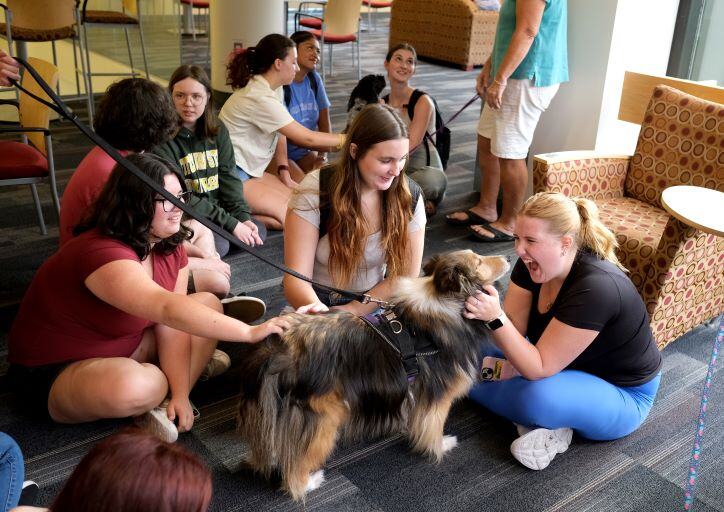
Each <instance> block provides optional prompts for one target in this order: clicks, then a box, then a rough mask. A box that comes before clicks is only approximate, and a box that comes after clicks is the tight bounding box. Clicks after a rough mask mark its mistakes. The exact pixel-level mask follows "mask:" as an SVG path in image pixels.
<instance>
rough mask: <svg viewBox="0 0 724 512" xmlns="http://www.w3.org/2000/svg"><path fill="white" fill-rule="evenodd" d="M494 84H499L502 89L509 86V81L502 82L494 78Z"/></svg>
mask: <svg viewBox="0 0 724 512" xmlns="http://www.w3.org/2000/svg"><path fill="white" fill-rule="evenodd" d="M493 83H494V84H498V85H499V86H501V87H505V86H506V85H508V81H507V80H503V81H500V80H498V79H497V78H495V77H493Z"/></svg>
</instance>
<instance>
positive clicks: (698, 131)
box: [626, 85, 724, 207]
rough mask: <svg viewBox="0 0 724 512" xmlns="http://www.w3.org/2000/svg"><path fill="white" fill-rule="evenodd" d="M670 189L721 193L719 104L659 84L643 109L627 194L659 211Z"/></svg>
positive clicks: (722, 120) (723, 151) (723, 130)
mask: <svg viewBox="0 0 724 512" xmlns="http://www.w3.org/2000/svg"><path fill="white" fill-rule="evenodd" d="M673 185H696V186H699V187H707V188H712V189H718V190H724V105H720V104H718V103H713V102H710V101H706V100H702V99H700V98H697V97H695V96H691V95H689V94H686V93H684V92H681V91H679V90H677V89H674V88H672V87H668V86H665V85H659V86H657V87H656V89H654V93H653V96H652V97H651V101H650V102H649V106H648V108H647V109H646V115H645V117H644V121H643V123H642V124H641V132H640V134H639V139H638V143H637V145H636V152H635V153H634V156H633V158H632V159H631V167H630V169H629V173H628V176H627V177H626V195H627V196H630V197H634V198H636V199H639V200H641V201H645V202H647V203H650V204H652V205H655V206H658V207H661V193H662V192H663V191H664V189H666V188H667V187H670V186H673Z"/></svg>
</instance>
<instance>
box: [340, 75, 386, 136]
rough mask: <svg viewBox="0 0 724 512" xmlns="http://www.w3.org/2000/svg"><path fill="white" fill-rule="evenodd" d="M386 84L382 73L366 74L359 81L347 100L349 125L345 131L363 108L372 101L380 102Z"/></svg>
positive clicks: (345, 131)
mask: <svg viewBox="0 0 724 512" xmlns="http://www.w3.org/2000/svg"><path fill="white" fill-rule="evenodd" d="M386 85H387V82H385V77H384V76H382V75H366V76H363V77H362V78H361V79H360V81H359V82H357V85H355V86H354V89H352V92H351V93H350V95H349V100H348V101H347V126H346V127H345V129H344V130H343V131H344V133H347V129H348V128H349V127H350V126H352V121H354V118H355V117H356V116H357V114H359V113H360V111H361V110H362V109H363V108H365V107H366V106H367V105H369V104H371V103H379V102H380V94H381V93H382V90H383V89H384V88H385V86H386Z"/></svg>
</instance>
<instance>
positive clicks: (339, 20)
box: [294, 0, 362, 79]
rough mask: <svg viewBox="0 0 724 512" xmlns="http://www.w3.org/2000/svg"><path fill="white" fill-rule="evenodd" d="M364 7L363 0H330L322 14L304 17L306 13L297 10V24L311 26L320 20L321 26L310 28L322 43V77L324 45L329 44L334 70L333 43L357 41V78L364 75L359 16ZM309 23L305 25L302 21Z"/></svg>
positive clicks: (323, 7) (330, 63) (323, 8)
mask: <svg viewBox="0 0 724 512" xmlns="http://www.w3.org/2000/svg"><path fill="white" fill-rule="evenodd" d="M361 8H362V0H328V1H327V3H326V5H322V16H321V17H318V16H312V15H308V16H307V17H304V18H302V16H303V15H304V13H301V12H297V13H296V14H295V15H294V18H295V25H296V24H299V25H302V26H307V27H308V28H309V27H311V25H310V23H311V21H305V20H312V19H316V20H317V21H318V22H319V28H310V30H309V31H310V32H311V33H312V34H314V36H315V37H316V38H317V39H319V41H320V43H321V45H322V55H321V59H320V61H321V62H320V63H321V68H322V77H324V75H325V72H324V69H325V65H324V46H325V45H329V69H330V72H331V70H332V47H333V45H337V44H343V43H355V46H356V50H357V78H358V79H359V78H361V77H362V68H361V65H360V54H359V41H360V34H359V16H360V9H361ZM303 21H304V22H305V23H308V24H307V25H304V24H303V23H302V22H303Z"/></svg>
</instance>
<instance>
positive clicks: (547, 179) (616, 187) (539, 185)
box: [533, 151, 631, 201]
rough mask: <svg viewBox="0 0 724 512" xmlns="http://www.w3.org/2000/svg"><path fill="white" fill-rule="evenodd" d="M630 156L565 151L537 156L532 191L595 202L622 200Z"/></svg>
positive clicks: (534, 164)
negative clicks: (564, 195)
mask: <svg viewBox="0 0 724 512" xmlns="http://www.w3.org/2000/svg"><path fill="white" fill-rule="evenodd" d="M630 160H631V157H630V156H628V155H604V154H601V153H596V152H595V151H566V152H561V153H546V154H541V155H536V156H535V157H534V159H533V190H534V191H535V192H543V191H549V192H561V193H563V194H566V195H568V196H580V197H586V198H588V199H592V200H594V201H595V200H601V199H613V198H617V197H623V195H624V192H623V191H624V182H625V181H626V173H627V172H628V165H629V161H630Z"/></svg>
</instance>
